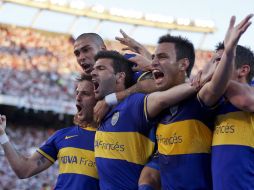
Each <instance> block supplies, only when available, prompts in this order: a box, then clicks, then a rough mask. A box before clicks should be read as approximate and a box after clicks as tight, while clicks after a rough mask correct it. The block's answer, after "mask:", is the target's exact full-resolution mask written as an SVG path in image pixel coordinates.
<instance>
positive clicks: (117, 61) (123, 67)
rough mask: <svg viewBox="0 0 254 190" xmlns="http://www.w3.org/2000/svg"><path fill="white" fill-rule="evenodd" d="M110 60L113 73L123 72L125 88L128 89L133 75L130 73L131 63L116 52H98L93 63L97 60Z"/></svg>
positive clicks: (131, 83)
mask: <svg viewBox="0 0 254 190" xmlns="http://www.w3.org/2000/svg"><path fill="white" fill-rule="evenodd" d="M104 58H106V59H112V63H113V69H114V72H115V73H119V72H124V73H125V82H124V85H125V88H129V87H130V86H132V85H133V80H132V78H133V75H134V72H133V71H132V68H131V67H132V64H133V63H132V62H131V61H129V60H127V59H125V58H124V56H123V55H121V54H120V53H119V52H117V51H99V52H98V53H97V55H96V56H95V58H94V59H95V61H97V60H98V59H104Z"/></svg>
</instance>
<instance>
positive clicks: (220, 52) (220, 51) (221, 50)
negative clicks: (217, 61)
mask: <svg viewBox="0 0 254 190" xmlns="http://www.w3.org/2000/svg"><path fill="white" fill-rule="evenodd" d="M223 51H224V50H223V49H220V50H218V51H217V52H216V53H217V54H218V55H219V56H220V57H221V56H222V54H223Z"/></svg>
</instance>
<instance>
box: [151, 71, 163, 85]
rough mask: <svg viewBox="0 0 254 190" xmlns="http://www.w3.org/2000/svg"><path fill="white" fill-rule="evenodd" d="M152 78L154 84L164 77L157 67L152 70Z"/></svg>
mask: <svg viewBox="0 0 254 190" xmlns="http://www.w3.org/2000/svg"><path fill="white" fill-rule="evenodd" d="M153 78H154V80H155V83H156V84H160V83H161V82H162V80H163V78H164V73H163V72H161V71H160V70H158V69H155V70H153Z"/></svg>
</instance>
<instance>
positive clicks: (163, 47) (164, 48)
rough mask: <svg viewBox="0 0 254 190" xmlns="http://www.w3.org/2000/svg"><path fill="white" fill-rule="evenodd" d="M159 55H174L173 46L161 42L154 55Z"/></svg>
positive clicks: (172, 44)
mask: <svg viewBox="0 0 254 190" xmlns="http://www.w3.org/2000/svg"><path fill="white" fill-rule="evenodd" d="M160 53H166V54H176V51H175V44H174V43H168V42H163V43H161V44H159V45H158V46H157V47H156V50H155V54H160Z"/></svg>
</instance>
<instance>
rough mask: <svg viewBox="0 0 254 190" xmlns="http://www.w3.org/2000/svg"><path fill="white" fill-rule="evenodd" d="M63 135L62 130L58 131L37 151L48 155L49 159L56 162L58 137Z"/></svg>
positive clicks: (45, 155)
mask: <svg viewBox="0 0 254 190" xmlns="http://www.w3.org/2000/svg"><path fill="white" fill-rule="evenodd" d="M60 136H61V131H57V132H56V133H54V134H53V135H52V136H50V137H49V138H48V140H46V142H44V143H43V144H42V145H41V146H40V148H39V149H37V152H39V153H40V154H42V155H43V156H44V157H46V158H47V159H48V160H49V161H51V162H55V161H56V160H57V154H58V148H57V146H56V143H57V139H58V138H59V137H60Z"/></svg>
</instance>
